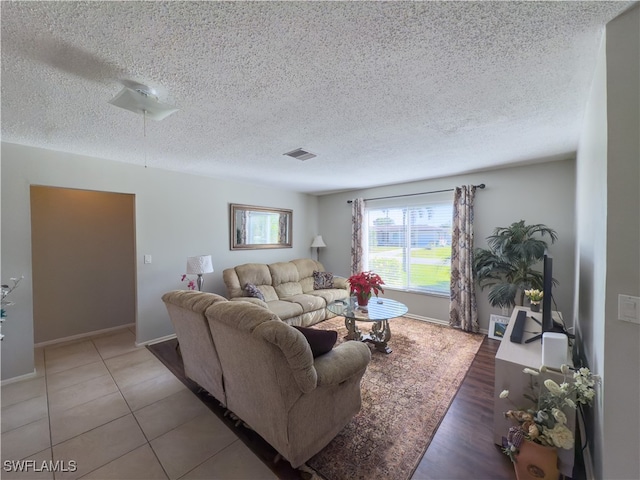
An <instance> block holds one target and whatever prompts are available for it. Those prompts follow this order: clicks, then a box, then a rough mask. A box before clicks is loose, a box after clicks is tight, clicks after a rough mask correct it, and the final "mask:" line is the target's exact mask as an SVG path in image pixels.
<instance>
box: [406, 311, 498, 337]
mask: <svg viewBox="0 0 640 480" xmlns="http://www.w3.org/2000/svg"><path fill="white" fill-rule="evenodd" d="M403 317H407V318H413V319H414V320H421V321H423V322H430V323H435V324H437V325H444V326H446V327H448V326H449V321H448V320H440V319H439V318H431V317H423V316H421V315H414V314H413V313H406V314H404V315H403ZM480 333H483V334H485V335H487V334H488V333H489V330H487V329H486V328H481V329H480Z"/></svg>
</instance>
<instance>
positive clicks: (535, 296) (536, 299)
mask: <svg viewBox="0 0 640 480" xmlns="http://www.w3.org/2000/svg"><path fill="white" fill-rule="evenodd" d="M524 295H525V297H527V298H528V299H529V301H530V302H531V303H532V304H533V305H536V304H539V303H540V302H541V301H542V297H543V296H544V292H543V291H542V290H538V289H537V288H535V289H534V288H532V289H531V290H525V291H524Z"/></svg>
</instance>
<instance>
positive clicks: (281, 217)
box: [229, 203, 293, 250]
mask: <svg viewBox="0 0 640 480" xmlns="http://www.w3.org/2000/svg"><path fill="white" fill-rule="evenodd" d="M229 207H230V209H229V218H230V222H231V228H230V234H231V238H230V240H231V243H230V245H231V250H257V249H261V248H291V245H292V233H293V210H287V209H284V208H269V207H256V206H253V205H241V204H238V203H230V204H229ZM243 219H244V225H243ZM261 221H262V225H261ZM247 222H248V223H249V225H250V226H251V225H253V228H255V229H257V230H258V232H257V234H256V235H254V236H253V238H252V239H251V241H249V239H248V238H247V237H248V236H249V234H250V232H248V231H247ZM276 222H277V223H276ZM274 228H275V231H274ZM260 229H262V233H260V232H259V230H260ZM267 229H268V230H270V233H271V235H269V233H268V232H266V230H267ZM280 229H282V230H281V231H279V230H280Z"/></svg>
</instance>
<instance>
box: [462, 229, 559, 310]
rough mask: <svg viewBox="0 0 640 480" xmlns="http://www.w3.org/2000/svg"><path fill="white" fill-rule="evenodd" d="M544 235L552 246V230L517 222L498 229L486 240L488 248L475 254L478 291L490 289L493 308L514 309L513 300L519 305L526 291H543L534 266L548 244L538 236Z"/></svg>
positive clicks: (478, 250)
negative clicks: (517, 301) (479, 289)
mask: <svg viewBox="0 0 640 480" xmlns="http://www.w3.org/2000/svg"><path fill="white" fill-rule="evenodd" d="M545 235H548V236H549V238H550V239H551V243H554V242H555V241H556V240H557V238H558V235H557V234H556V232H555V230H553V229H551V228H549V227H547V226H546V225H542V224H535V225H525V223H524V220H520V221H519V222H514V223H512V224H511V225H509V226H508V227H497V228H496V229H495V230H494V232H493V235H491V236H489V237H488V238H487V244H488V246H489V248H487V249H483V248H478V249H476V250H475V252H474V253H475V258H474V263H473V267H474V271H475V274H476V279H477V281H478V284H479V285H480V288H481V289H484V288H485V287H490V291H489V303H491V306H492V307H502V308H504V307H513V306H515V305H516V297H518V300H519V303H518V304H519V305H522V304H523V302H524V291H525V290H527V289H538V290H541V289H542V280H543V278H542V273H541V272H539V271H537V270H534V269H533V266H534V265H535V264H536V263H538V262H539V261H540V260H542V258H543V257H544V252H545V250H546V249H547V242H546V241H544V240H543V239H541V238H537V236H540V237H544V236H545ZM518 294H519V295H518Z"/></svg>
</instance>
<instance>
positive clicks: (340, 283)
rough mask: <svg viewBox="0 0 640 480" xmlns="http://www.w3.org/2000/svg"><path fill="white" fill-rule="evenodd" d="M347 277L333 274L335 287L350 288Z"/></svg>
mask: <svg viewBox="0 0 640 480" xmlns="http://www.w3.org/2000/svg"><path fill="white" fill-rule="evenodd" d="M347 280H348V279H346V278H345V277H337V276H335V275H334V276H333V288H342V289H345V290H349V282H348V281H347Z"/></svg>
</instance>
